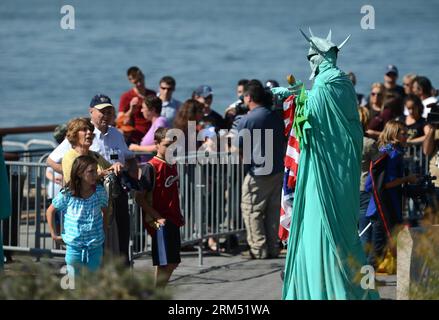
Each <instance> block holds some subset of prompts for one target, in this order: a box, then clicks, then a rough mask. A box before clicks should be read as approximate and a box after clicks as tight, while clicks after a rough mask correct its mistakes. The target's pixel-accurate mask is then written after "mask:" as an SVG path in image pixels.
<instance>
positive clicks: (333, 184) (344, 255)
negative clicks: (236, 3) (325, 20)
mask: <svg viewBox="0 0 439 320" xmlns="http://www.w3.org/2000/svg"><path fill="white" fill-rule="evenodd" d="M301 32H302V31H301ZM310 33H311V37H308V36H306V35H305V33H303V32H302V34H303V35H304V36H305V38H306V40H307V41H308V42H309V43H310V45H311V48H310V49H309V54H308V60H309V62H310V65H311V69H312V74H311V77H310V79H314V84H313V87H312V89H311V90H310V91H308V92H307V93H306V100H305V101H304V104H303V108H300V107H299V108H298V109H296V115H295V122H296V120H297V119H300V121H301V123H295V124H294V125H293V130H297V131H296V132H295V134H296V136H298V137H299V141H300V159H299V166H298V173H297V182H296V191H295V195H294V201H293V207H292V215H291V225H290V234H289V239H288V253H287V257H286V263H285V278H284V285H283V292H282V298H283V299H300V300H308V299H313V300H314V299H317V300H326V299H378V298H379V295H378V292H377V291H375V290H373V289H367V287H366V288H365V289H363V288H362V287H361V284H360V281H361V277H362V276H364V275H365V274H361V267H362V266H364V265H366V264H367V263H366V257H365V254H364V252H363V248H362V246H361V243H360V238H359V236H358V229H357V222H358V212H359V198H360V196H359V185H360V164H361V151H362V144H363V132H362V128H361V125H360V121H359V116H358V111H357V102H356V95H355V91H354V87H353V85H352V83H351V81H350V80H349V78H348V77H347V75H346V74H345V73H343V72H342V71H341V70H339V69H338V68H337V67H336V60H337V53H338V51H339V50H340V48H341V47H342V46H343V45H344V44H345V43H346V41H347V40H348V39H349V37H348V38H347V39H346V40H345V41H344V42H343V43H342V44H341V45H339V46H338V47H337V46H336V45H335V44H333V43H332V42H331V31H330V32H329V34H328V37H327V38H326V39H323V38H318V37H315V36H314V35H313V34H312V32H311V30H310ZM298 121H299V120H298ZM299 131H300V132H299ZM371 276H372V277H373V276H374V275H373V274H371ZM370 282H373V280H372V281H366V282H365V283H366V284H370Z"/></svg>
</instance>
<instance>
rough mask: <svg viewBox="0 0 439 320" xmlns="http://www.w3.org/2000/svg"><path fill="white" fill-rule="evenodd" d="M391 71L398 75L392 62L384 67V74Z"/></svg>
mask: <svg viewBox="0 0 439 320" xmlns="http://www.w3.org/2000/svg"><path fill="white" fill-rule="evenodd" d="M389 73H393V74H395V75H396V76H398V68H397V67H396V66H394V65H393V64H389V65H388V66H387V68H386V74H389Z"/></svg>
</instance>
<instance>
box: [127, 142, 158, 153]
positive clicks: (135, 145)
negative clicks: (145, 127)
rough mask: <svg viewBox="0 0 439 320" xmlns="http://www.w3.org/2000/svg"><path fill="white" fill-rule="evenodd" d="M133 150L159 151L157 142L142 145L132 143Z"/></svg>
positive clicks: (131, 148)
mask: <svg viewBox="0 0 439 320" xmlns="http://www.w3.org/2000/svg"><path fill="white" fill-rule="evenodd" d="M129 149H130V150H131V151H142V152H154V151H157V147H156V145H155V144H151V145H149V146H140V145H138V144H134V143H132V144H130V148H129Z"/></svg>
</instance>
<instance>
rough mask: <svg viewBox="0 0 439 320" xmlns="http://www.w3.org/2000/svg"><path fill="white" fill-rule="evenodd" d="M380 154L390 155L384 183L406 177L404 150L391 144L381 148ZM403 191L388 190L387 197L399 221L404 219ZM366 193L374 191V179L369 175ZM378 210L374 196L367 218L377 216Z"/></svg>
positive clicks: (395, 188)
mask: <svg viewBox="0 0 439 320" xmlns="http://www.w3.org/2000/svg"><path fill="white" fill-rule="evenodd" d="M379 151H380V153H381V154H383V153H384V152H387V154H388V155H389V157H388V159H387V164H386V172H385V173H384V183H385V184H387V183H389V182H391V181H393V180H395V179H396V178H401V177H403V176H404V166H403V155H404V150H403V149H401V148H399V147H395V146H392V145H391V144H388V145H386V146H384V147H381V148H380V149H379ZM398 189H401V187H400V186H397V187H394V188H391V189H387V190H386V196H388V197H390V199H391V203H392V206H393V208H394V209H395V212H396V214H397V217H398V220H401V219H402V209H401V201H402V199H401V195H400V192H398V191H399V190H398ZM366 191H368V192H371V191H372V179H371V177H370V175H368V177H367V179H366ZM376 212H377V208H376V204H375V199H374V198H373V196H372V197H371V199H370V202H369V206H368V208H367V211H366V216H367V217H370V216H373V215H374V214H376Z"/></svg>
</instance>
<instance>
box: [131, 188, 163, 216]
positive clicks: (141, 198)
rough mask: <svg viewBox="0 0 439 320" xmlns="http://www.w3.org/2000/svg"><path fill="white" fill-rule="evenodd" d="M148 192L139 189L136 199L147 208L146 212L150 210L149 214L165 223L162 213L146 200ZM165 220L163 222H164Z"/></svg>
mask: <svg viewBox="0 0 439 320" xmlns="http://www.w3.org/2000/svg"><path fill="white" fill-rule="evenodd" d="M146 194H147V191H137V192H136V195H135V199H136V202H137V204H138V205H139V206H140V207H141V208H142V209H143V210H145V212H148V214H149V215H150V216H151V217H153V218H154V219H156V220H157V221H158V222H159V223H160V224H163V223H164V222H165V219H164V218H162V217H161V216H160V214H159V213H158V212H157V211H156V210H155V209H154V208H153V207H151V206H149V205H148V202H147V201H146ZM162 222H163V223H162Z"/></svg>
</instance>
